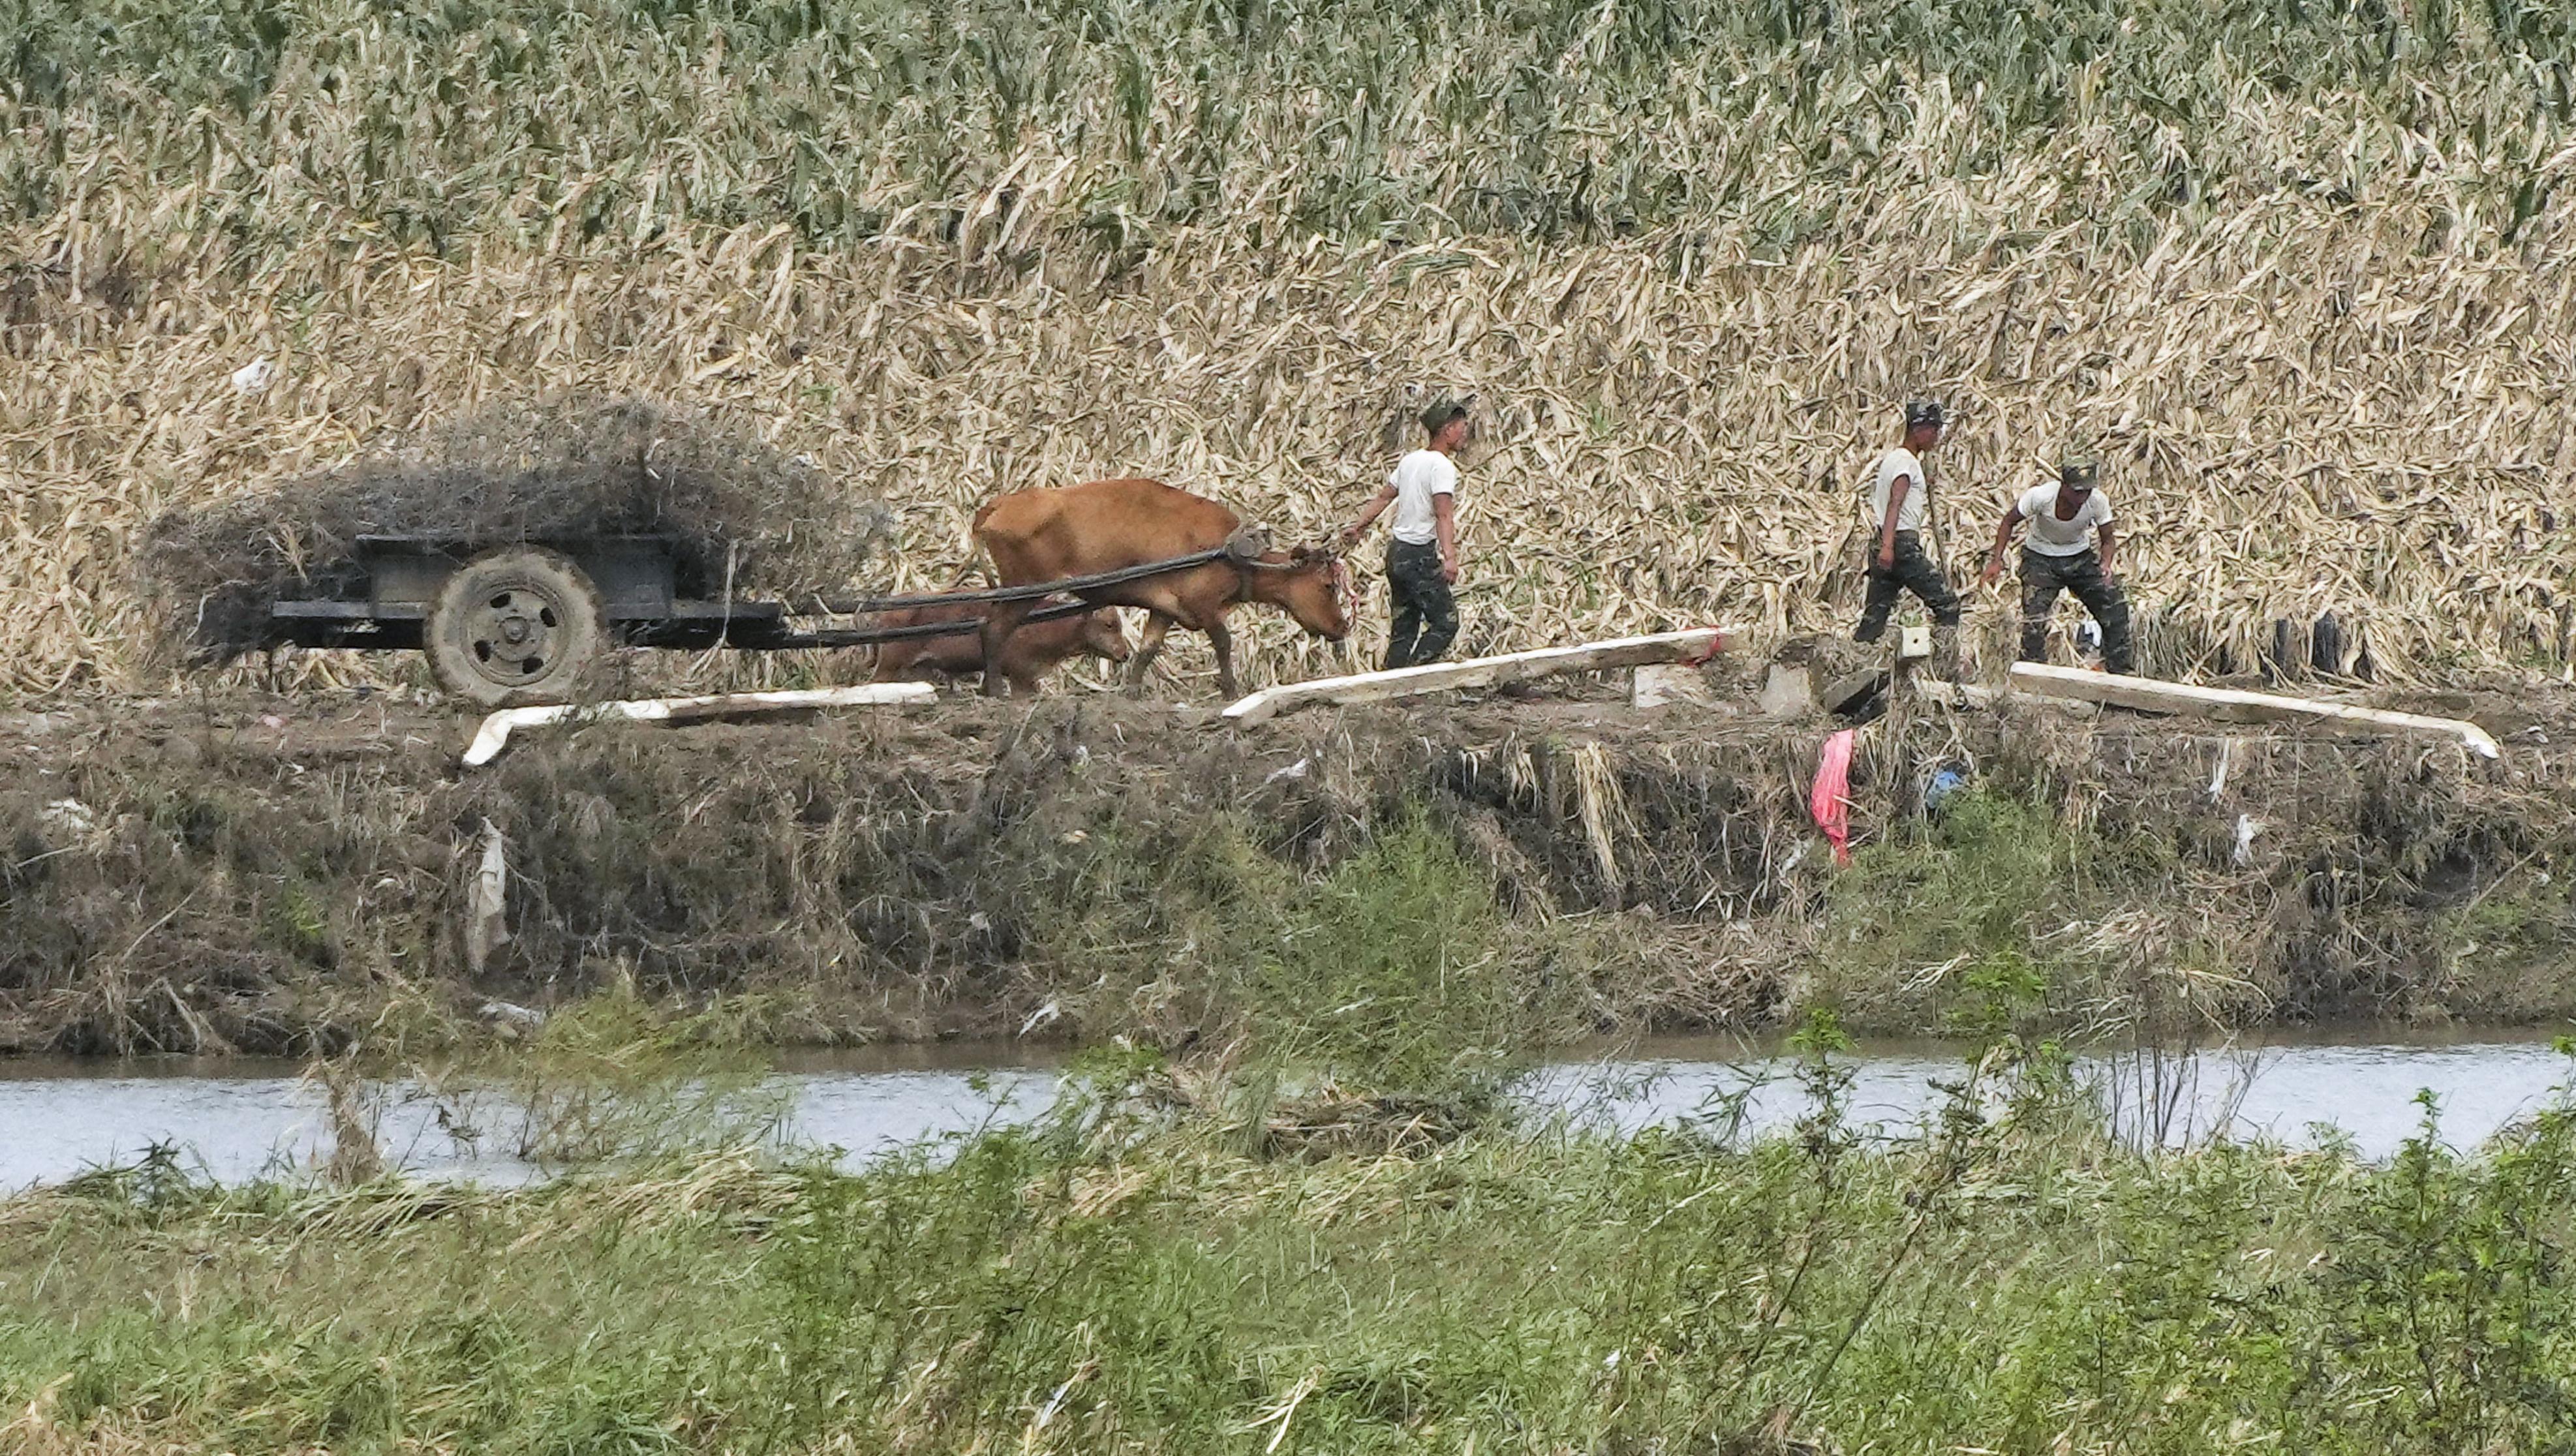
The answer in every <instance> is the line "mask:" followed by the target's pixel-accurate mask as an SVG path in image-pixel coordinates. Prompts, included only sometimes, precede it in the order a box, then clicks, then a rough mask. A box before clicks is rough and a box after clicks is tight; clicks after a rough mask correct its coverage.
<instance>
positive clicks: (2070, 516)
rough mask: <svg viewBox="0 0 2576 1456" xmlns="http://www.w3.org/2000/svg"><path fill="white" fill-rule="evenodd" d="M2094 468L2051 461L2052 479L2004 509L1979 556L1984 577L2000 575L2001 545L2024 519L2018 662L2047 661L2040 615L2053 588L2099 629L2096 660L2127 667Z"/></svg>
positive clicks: (2121, 607) (2124, 623)
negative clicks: (1990, 547)
mask: <svg viewBox="0 0 2576 1456" xmlns="http://www.w3.org/2000/svg"><path fill="white" fill-rule="evenodd" d="M2099 473H2100V471H2099V468H2098V467H2097V466H2095V464H2094V463H2093V462H2092V461H2090V460H2069V461H2067V462H2065V463H2064V464H2062V465H2060V466H2058V467H2057V484H2055V485H2035V486H2032V487H2031V488H2030V489H2029V490H2027V491H2024V492H2023V493H2022V497H2021V499H2019V500H2017V501H2015V502H2013V505H2012V508H2011V509H2010V510H2007V511H2005V512H2004V518H2003V523H2002V524H2001V525H1999V526H1997V527H1996V528H1995V549H1994V551H1993V553H1992V554H1990V555H1989V556H1987V557H1986V574H1985V578H1984V579H1985V581H1986V582H1987V583H1989V584H1991V583H1992V582H1993V581H1994V579H1995V578H1996V577H1999V576H2001V575H2003V571H2004V548H2006V547H2008V546H2010V545H2011V544H2012V533H2013V527H2015V526H2018V525H2020V524H2021V523H2022V522H2024V521H2028V522H2029V523H2030V533H2029V535H2027V536H2026V537H2024V538H2023V540H2022V544H2021V660H2022V661H2024V662H2044V661H2046V660H2047V659H2048V616H2049V613H2050V612H2052V611H2055V610H2056V608H2057V594H2058V593H2059V592H2061V591H2071V592H2073V593H2075V599H2076V600H2077V601H2079V602H2082V603H2083V604H2084V610H2086V611H2088V612H2091V613H2092V614H2093V620H2094V621H2096V622H2098V623H2100V624H2101V627H2102V665H2103V666H2104V667H2107V668H2109V669H2110V670H2111V671H2113V672H2116V673H2123V674H2125V673H2127V672H2129V671H2131V668H2132V663H2131V659H2130V652H2129V599H2128V597H2127V596H2125V595H2124V594H2122V592H2121V591H2120V583H2119V581H2118V580H2117V579H2116V578H2114V577H2113V576H2112V575H2111V563H2112V559H2113V557H2114V555H2115V554H2116V553H2117V550H2118V545H2119V543H2118V540H2117V538H2115V537H2114V536H2113V535H2112V533H2111V502H2110V500H2109V499H2108V498H2107V497H2105V496H2104V495H2103V494H2102V493H2101V492H2100V491H2098V490H2096V489H2094V488H2093V487H2094V482H2095V478H2096V477H2097V476H2098V475H2099Z"/></svg>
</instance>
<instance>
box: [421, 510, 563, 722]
mask: <svg viewBox="0 0 2576 1456" xmlns="http://www.w3.org/2000/svg"><path fill="white" fill-rule="evenodd" d="M604 616H605V613H603V612H602V611H601V609H600V603H599V588H597V587H595V586H593V585H591V581H590V575H589V573H587V572H585V571H583V570H582V569H581V568H580V567H579V566H576V565H574V564H573V563H572V561H571V560H570V559H569V558H567V557H565V556H563V555H562V554H560V553H558V552H553V551H546V550H542V549H540V548H537V547H534V546H511V547H505V548H503V549H501V550H498V551H493V552H488V553H486V554H484V555H482V556H478V557H476V558H475V559H473V560H472V561H469V562H467V563H465V564H464V565H463V566H461V567H458V568H457V569H456V572H455V574H453V575H451V576H450V577H448V578H447V582H446V584H445V585H443V586H441V587H440V588H439V589H438V600H437V602H436V603H435V604H433V605H432V606H431V607H430V609H429V622H428V630H427V631H426V632H424V633H423V634H422V645H423V646H424V647H425V648H426V649H427V650H428V652H429V670H430V674H431V675H432V676H434V677H436V678H437V679H438V685H439V686H440V687H443V688H445V689H447V691H449V692H450V693H453V694H455V695H456V696H457V697H460V698H463V699H465V700H466V701H468V702H471V703H474V704H477V705H479V706H481V707H486V708H516V707H523V706H527V705H530V704H535V703H562V702H569V701H571V699H572V697H573V694H574V690H575V689H576V688H577V687H578V686H579V684H580V682H581V680H582V676H583V674H585V673H587V672H588V671H589V670H590V665H591V663H592V662H594V661H596V660H597V659H598V657H599V649H600V645H601V642H602V640H603V633H602V630H601V623H602V620H603V618H604Z"/></svg>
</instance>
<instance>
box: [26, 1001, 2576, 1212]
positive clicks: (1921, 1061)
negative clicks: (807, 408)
mask: <svg viewBox="0 0 2576 1456" xmlns="http://www.w3.org/2000/svg"><path fill="white" fill-rule="evenodd" d="M1848 1064H1849V1066H1850V1067H1851V1068H1852V1070H1853V1073H1854V1081H1853V1084H1852V1088H1851V1092H1850V1096H1849V1102H1848V1107H1849V1116H1850V1118H1851V1120H1853V1121H1854V1122H1857V1123H1860V1124H1864V1125H1867V1126H1870V1127H1874V1128H1876V1129H1878V1130H1880V1131H1882V1132H1885V1133H1887V1134H1889V1135H1901V1134H1902V1133H1903V1132H1905V1131H1906V1130H1907V1129H1909V1128H1910V1127H1912V1126H1913V1125H1915V1124H1916V1122H1917V1121H1918V1119H1920V1118H1921V1117H1922V1116H1923V1114H1925V1113H1926V1112H1927V1111H1928V1110H1930V1109H1931V1108H1933V1107H1934V1106H1936V1105H1937V1104H1938V1102H1939V1100H1940V1097H1941V1095H1942V1094H1941V1093H1940V1092H1939V1091H1938V1090H1937V1089H1936V1087H1935V1085H1934V1084H1935V1083H1936V1081H1947V1082H1956V1081H1957V1080H1958V1079H1959V1078H1960V1076H1961V1073H1962V1071H1963V1069H1964V1067H1963V1063H1962V1062H1961V1060H1960V1058H1959V1055H1958V1053H1957V1052H1956V1051H1955V1050H1954V1049H1947V1048H1942V1047H1938V1046H1932V1045H1923V1044H1902V1043H1892V1044H1879V1045H1864V1046H1863V1047H1861V1048H1860V1049H1859V1050H1858V1051H1856V1052H1855V1053H1853V1054H1852V1055H1851V1056H1850V1058H1849V1059H1848ZM1787 1072H1788V1063H1787V1062H1785V1061H1784V1060H1782V1058H1781V1055H1780V1053H1779V1050H1778V1047H1777V1044H1776V1043H1774V1044H1771V1045H1768V1046H1766V1045H1763V1044H1759V1043H1753V1042H1747V1041H1742V1040H1736V1039H1717V1038H1693V1039H1673V1040H1656V1041H1648V1042H1645V1043H1640V1044H1630V1045H1627V1046H1624V1047H1622V1048H1619V1049H1617V1050H1616V1051H1615V1052H1604V1053H1603V1054H1600V1055H1597V1056H1594V1057H1592V1058H1590V1059H1585V1060H1568V1061H1564V1062H1561V1063H1558V1064H1556V1065H1552V1066H1549V1067H1547V1068H1544V1069H1542V1070H1541V1071H1540V1072H1538V1073H1537V1074H1535V1075H1534V1076H1533V1077H1531V1078H1530V1079H1529V1080H1528V1082H1527V1083H1526V1084H1525V1085H1524V1087H1523V1093H1522V1095H1524V1096H1525V1097H1526V1098H1527V1099H1528V1100H1529V1102H1530V1103H1531V1104H1533V1105H1534V1106H1535V1107H1536V1108H1537V1109H1539V1110H1542V1111H1545V1112H1550V1113H1560V1114H1563V1115H1564V1116H1566V1117H1567V1118H1569V1119H1571V1120H1573V1121H1575V1122H1577V1123H1579V1124H1583V1125H1587V1126H1591V1127H1595V1128H1599V1129H1601V1130H1604V1131H1618V1132H1625V1131H1634V1130H1637V1129H1641V1128H1645V1127H1649V1126H1653V1125H1657V1124H1667V1123H1677V1122H1683V1121H1688V1120H1692V1119H1700V1120H1703V1121H1710V1122H1715V1121H1718V1120H1722V1119H1740V1124H1739V1125H1740V1126H1741V1127H1742V1128H1744V1129H1747V1130H1750V1131H1753V1132H1760V1131H1763V1130H1768V1129H1774V1128H1779V1127H1783V1126H1785V1125H1787V1124H1788V1123H1789V1122H1791V1121H1793V1120H1794V1119H1796V1118H1797V1117H1798V1116H1799V1115H1800V1113H1801V1112H1803V1111H1804V1110H1805V1108H1806V1106H1807V1100H1806V1095H1805V1093H1804V1092H1803V1090H1802V1089H1801V1088H1800V1087H1799V1086H1798V1085H1797V1083H1796V1082H1795V1081H1794V1080H1792V1079H1790V1078H1789V1077H1788V1075H1787ZM2079 1074H2080V1075H2082V1076H2084V1077H2086V1078H2087V1079H2088V1080H2089V1081H2091V1082H2092V1083H2093V1084H2094V1085H2095V1086H2096V1087H2097V1088H2099V1089H2100V1093H2101V1095H2102V1096H2103V1098H2104V1100H2105V1102H2106V1105H2107V1106H2109V1108H2110V1109H2111V1111H2112V1113H2113V1117H2114V1121H2115V1124H2116V1125H2117V1126H2119V1127H2120V1128H2121V1129H2122V1130H2123V1131H2124V1133H2126V1134H2127V1135H2129V1136H2131V1137H2133V1138H2135V1139H2138V1140H2141V1141H2146V1140H2162V1141H2166V1142H2181V1141H2185V1140H2190V1139H2196V1138H2205V1137H2210V1136H2230V1137H2257V1136H2259V1137H2268V1138H2271V1139H2274V1140H2277V1141H2279V1142H2282V1143H2284V1144H2287V1145H2290V1146H2294V1147H2296V1146H2317V1145H2319V1144H2320V1143H2322V1142H2324V1141H2326V1140H2328V1139H2334V1140H2346V1141H2349V1143H2350V1145H2351V1146H2352V1147H2353V1148H2354V1149H2355V1150H2356V1151H2357V1152H2358V1153H2359V1154H2360V1155H2362V1156H2364V1157H2369V1158H2379V1157H2385V1156H2387V1155H2388V1154H2389V1153H2390V1152H2392V1151H2393V1150H2394V1149H2395V1148H2396V1147H2397V1145H2398V1144H2399V1143H2400V1142H2401V1141H2403V1140H2404V1139H2405V1138H2407V1137H2409V1136H2411V1135H2413V1134H2414V1133H2415V1132H2416V1131H2417V1130H2418V1129H2419V1128H2420V1127H2421V1125H2422V1118H2423V1110H2422V1108H2421V1107H2419V1106H2418V1105H2417V1103H2416V1097H2417V1094H2418V1092H2419V1091H2427V1090H2429V1091H2430V1092H2431V1093H2432V1094H2433V1095H2434V1097H2435V1098H2436V1099H2437V1102H2438V1106H2439V1108H2440V1117H2441V1121H2440V1129H2441V1136H2442V1139H2443V1141H2445V1142H2447V1143H2449V1144H2451V1145H2452V1146H2454V1147H2459V1148H2463V1149H2467V1148H2473V1147H2475V1146H2476V1145H2477V1144H2479V1143H2481V1142H2483V1141H2485V1140H2486V1139H2487V1138H2488V1137H2489V1136H2490V1135H2492V1134H2493V1133H2494V1132H2495V1131H2496V1130H2497V1129H2499V1128H2501V1127H2504V1126H2505V1125H2507V1124H2508V1123H2509V1122H2511V1121H2513V1120H2514V1119H2516V1118H2519V1117H2524V1116H2528V1115H2529V1114H2530V1113H2531V1112H2533V1111H2534V1110H2536V1109H2537V1108H2539V1107H2540V1106H2542V1105H2543V1104H2544V1103H2545V1102H2547V1101H2549V1100H2550V1099H2551V1098H2552V1097H2553V1096H2555V1095H2556V1093H2557V1091H2558V1089H2560V1088H2561V1087H2563V1086H2564V1085H2566V1084H2567V1083H2568V1082H2569V1080H2570V1075H2571V1064H2570V1062H2569V1060H2568V1058H2567V1057H2565V1056H2563V1055H2561V1054H2560V1053H2558V1052H2557V1051H2555V1050H2553V1048H2552V1046H2551V1044H2550V1042H2549V1041H2548V1040H2547V1039H2546V1038H2545V1037H2542V1036H2538V1035H2534V1036H2528V1037H2509V1036H2505V1037H2500V1036H2497V1035H2495V1034H2493V1033H2488V1034H2484V1035H2481V1036H2477V1037H2464V1038H2460V1039H2440V1038H2428V1037H2424V1036H2420V1035H2409V1036H2407V1037H2406V1038H2404V1039H2393V1038H2388V1037H2385V1036H2376V1037H2375V1036H2369V1035H2357V1036H2356V1035H2345V1036H2316V1037H2303V1038H2300V1039H2297V1040H2289V1041H2275V1042H2271V1043H2268V1044H2260V1045H2256V1044H2246V1045H2240V1046H2232V1047H2228V1048H2223V1049H2217V1050H2209V1049H2203V1050H2200V1051H2197V1052H2193V1053H2188V1054H2178V1055H2166V1056H2158V1057H2142V1056H2127V1057H2119V1058H2109V1059H2101V1058H2096V1059H2088V1060H2086V1061H2084V1062H2082V1063H2079ZM1056 1079H1057V1073H1056V1072H1055V1070H1054V1069H1053V1067H1052V1066H1051V1065H1049V1064H1048V1063H1047V1062H1046V1061H1045V1060H1043V1054H1036V1055H1033V1054H1032V1053H1031V1052H1029V1051H1028V1050H1027V1049H1023V1048H1014V1047H1009V1046H968V1047H959V1046H949V1047H940V1048H931V1049H907V1048H893V1049H871V1050H867V1051H860V1052H849V1053H834V1054H829V1055H813V1054H803V1055H795V1056H790V1057H787V1058H784V1059H782V1061H781V1062H780V1065H779V1070H778V1072H777V1073H776V1075H775V1077H774V1079H773V1080H772V1081H771V1082H770V1083H769V1084H768V1089H767V1090H768V1092H769V1094H771V1095H770V1098H769V1099H768V1100H769V1103H770V1105H773V1106H774V1107H775V1108H777V1109H778V1110H779V1111H781V1112H782V1113H783V1122H782V1124H781V1126H780V1129H779V1136H780V1137H781V1138H782V1139H783V1140H784V1141H786V1142H788V1143H791V1144H794V1145H797V1146H800V1147H805V1148H812V1149H835V1148H836V1149H839V1150H840V1151H839V1153H838V1154H837V1157H838V1160H839V1161H840V1162H841V1163H842V1164H843V1165H844V1166H857V1165H859V1164H863V1163H865V1162H866V1161H867V1160H869V1159H871V1158H874V1157H878V1156H882V1155H883V1154H885V1153H886V1152H887V1151H889V1150H891V1149H895V1148H900V1147H905V1146H909V1145H913V1144H918V1143H921V1142H923V1141H925V1140H929V1139H938V1138H943V1137H951V1136H956V1135H960V1134H967V1133H971V1132H972V1131H974V1130H975V1129H976V1128H978V1127H982V1126H988V1125H992V1124H997V1123H1000V1124H1007V1123H1017V1122H1024V1121H1027V1120H1029V1119H1031V1118H1034V1117H1036V1116H1038V1115H1039V1114H1040V1113H1042V1112H1043V1111H1044V1110H1045V1109H1046V1107H1047V1106H1048V1105H1049V1103H1050V1102H1051V1100H1052V1098H1053V1096H1054V1091H1055V1086H1056ZM364 1106H365V1117H366V1119H367V1121H368V1122H370V1123H371V1124H372V1126H373V1128H374V1135H375V1138H376V1141H377V1144H378V1145H379V1147H380V1148H381V1149H382V1152H383V1156H384V1158H385V1160H386V1161H387V1162H388V1163H389V1164H390V1165H392V1166H395V1167H398V1168H401V1169H403V1170H406V1171H408V1172H412V1173H415V1174H418V1175H421V1176H425V1177H468V1178H474V1179H480V1180H484V1181H491V1182H519V1181H524V1180H526V1179H528V1178H530V1177H534V1176H539V1175H541V1173H542V1172H543V1169H541V1168H539V1167H537V1166H535V1165H533V1164H531V1163H529V1162H527V1161H524V1160H523V1159H522V1158H521V1157H520V1156H519V1151H520V1145H521V1143H522V1142H523V1141H524V1139H523V1138H522V1137H521V1136H520V1132H521V1131H522V1130H521V1129H520V1128H518V1127H517V1126H516V1124H514V1122H513V1120H512V1115H511V1113H510V1111H509V1109H507V1108H497V1107H495V1106H493V1105H491V1104H489V1103H488V1102H486V1103H484V1104H482V1105H480V1106H479V1107H477V1108H476V1109H475V1111H474V1113H473V1116H472V1117H470V1118H462V1117H459V1116H458V1115H457V1103H456V1101H455V1099H453V1098H448V1099H437V1098H431V1097H428V1096H426V1095H422V1093H421V1092H420V1090H419V1089H416V1088H410V1087H406V1086H403V1085H400V1084H394V1085H384V1086H378V1087H375V1088H373V1089H371V1093H370V1095H368V1096H367V1097H366V1098H365V1099H364ZM330 1125H331V1119H330V1117H329V1114H328V1110H327V1098H326V1096H325V1094H324V1092H323V1091H322V1089H321V1088H320V1087H318V1086H317V1085H315V1084H314V1083H312V1082H310V1081H308V1080H306V1079H305V1078H304V1077H303V1076H302V1075H301V1074H300V1070H299V1069H298V1068H296V1067H294V1066H292V1065H290V1064H283V1063H267V1064H261V1063H244V1062H241V1061H238V1060H236V1061H231V1062H188V1061H166V1062H150V1063H133V1062H128V1063H116V1062H105V1063H102V1062H76V1061H58V1060H45V1059H21V1060H15V1061H10V1060H0V1190H11V1189H19V1188H24V1187H27V1186H29V1185H32V1184H41V1183H50V1182H57V1181H60V1180H62V1179H64V1178H68V1177H71V1176H73V1175H75V1174H77V1173H80V1172H82V1171H84V1170H87V1169H92V1168H98V1167H102V1166H111V1165H117V1164H127V1163H132V1162H135V1161H137V1160H138V1159H140V1158H142V1157H143V1156H144V1155H145V1154H146V1152H147V1151H148V1150H149V1149H151V1148H152V1147H154V1146H155V1145H156V1144H157V1145H161V1146H162V1147H164V1148H165V1149H167V1150H168V1151H170V1152H171V1153H172V1154H174V1155H175V1156H176V1158H177V1160H178V1162H179V1165H180V1166H182V1167H184V1168H186V1169H188V1170H189V1171H191V1172H193V1173H197V1174H200V1175H204V1176H210V1177H213V1178H216V1179H220V1180H224V1181H227V1182H238V1181H243V1180H247V1179H251V1178H255V1177H259V1176H261V1175H275V1176H286V1177H293V1176H298V1175H300V1174H302V1173H305V1172H307V1171H309V1170H311V1169H313V1168H315V1167H317V1166H319V1165H320V1163H322V1162H323V1161H324V1160H326V1159H327V1158H328V1157H329V1155H330V1151H331V1138H332V1134H331V1131H330ZM460 1125H463V1126H464V1127H465V1130H466V1131H467V1132H468V1134H469V1135H468V1136H464V1137H460V1136H459V1135H458V1132H459V1128H460Z"/></svg>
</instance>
